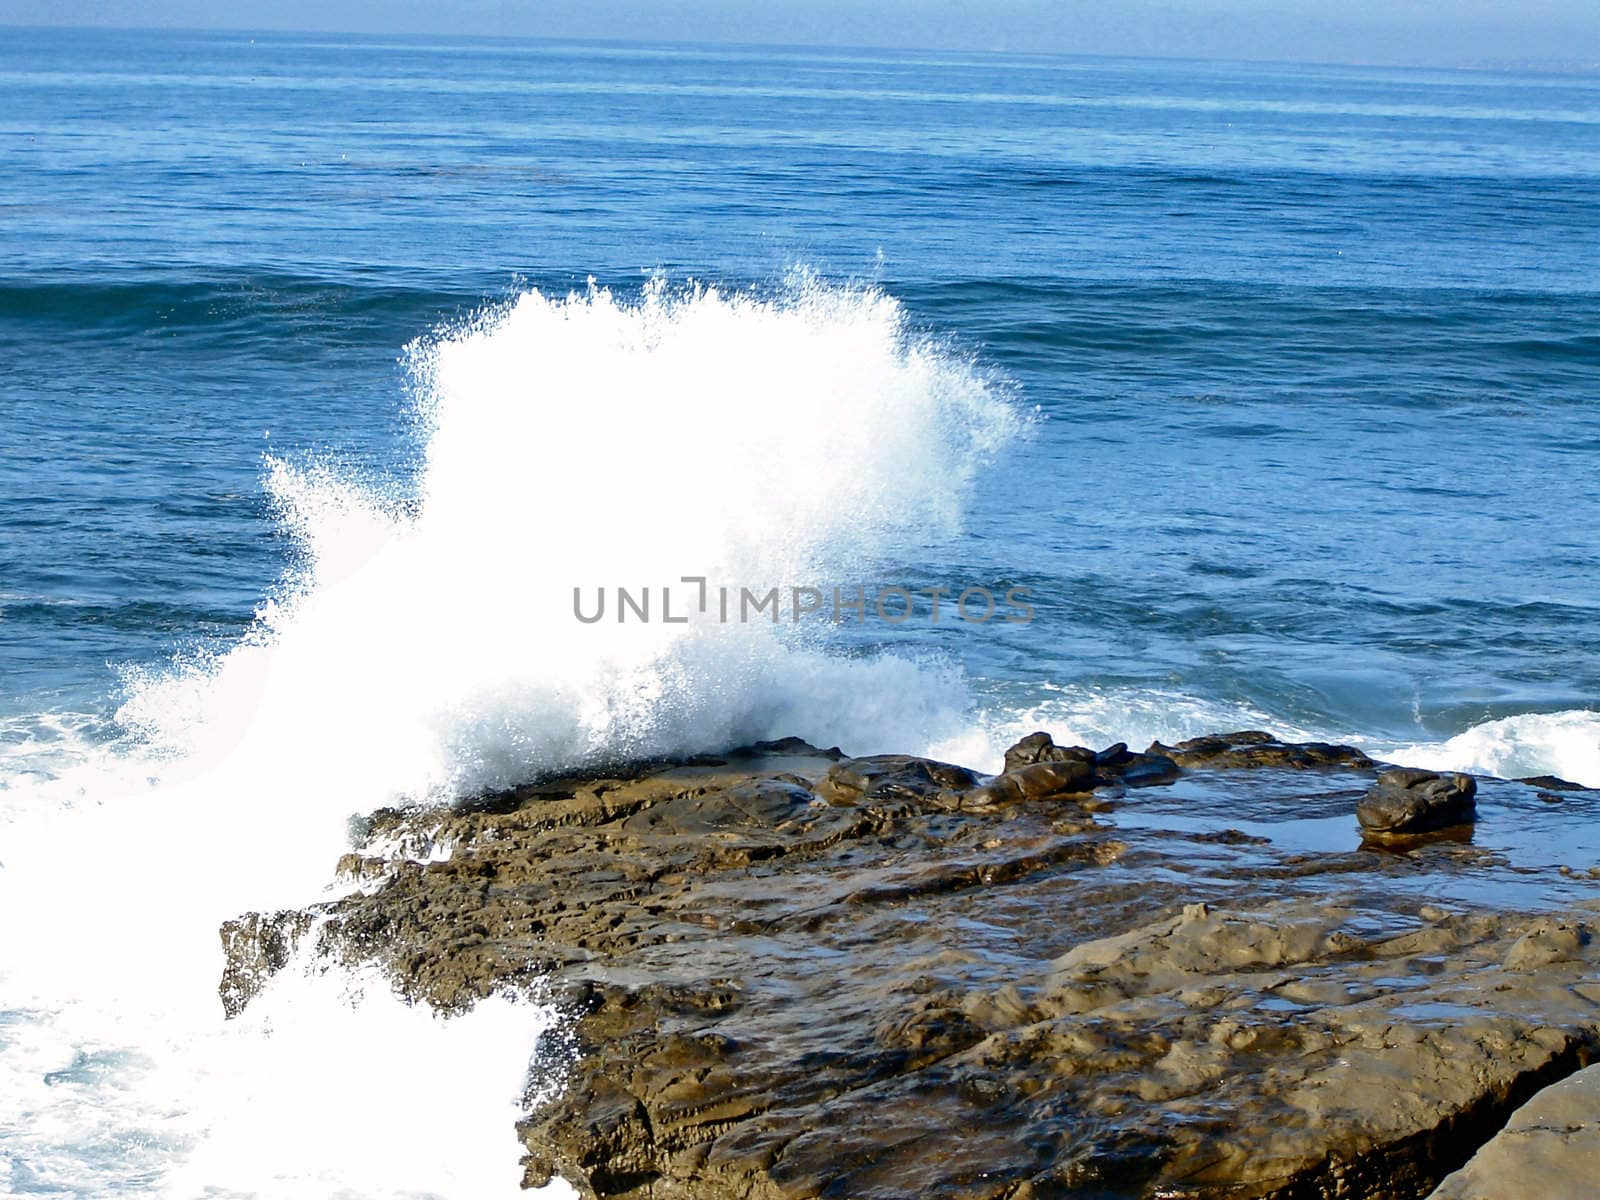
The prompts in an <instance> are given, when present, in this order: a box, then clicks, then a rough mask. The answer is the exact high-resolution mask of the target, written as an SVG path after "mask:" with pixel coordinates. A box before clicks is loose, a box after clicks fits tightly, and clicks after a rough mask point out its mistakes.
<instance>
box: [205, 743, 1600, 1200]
mask: <svg viewBox="0 0 1600 1200" xmlns="http://www.w3.org/2000/svg"><path fill="white" fill-rule="evenodd" d="M1006 762H1007V770H1006V771H1005V772H1004V773H1003V774H1002V775H1001V776H999V777H996V778H993V779H987V778H984V777H981V776H979V775H977V774H975V773H973V772H971V771H968V770H966V769H965V768H962V767H958V766H954V765H951V764H944V763H936V762H931V761H928V760H924V759H916V758H909V757H905V756H875V757H871V758H858V759H845V758H843V756H841V755H839V754H838V753H837V752H835V751H818V750H815V749H813V748H811V747H809V746H806V745H804V744H803V743H797V742H794V741H792V740H791V741H786V742H783V743H773V744H770V745H768V746H765V747H760V748H757V750H755V751H753V752H751V753H749V754H744V755H738V756H728V757H727V758H725V759H721V760H701V761H698V762H695V763H690V764H679V765H669V766H662V767H659V768H655V769H650V770H644V771H641V772H638V773H635V774H634V775H633V776H632V777H628V778H614V779H575V780H558V781H550V782H546V783H541V784H538V785H534V786H530V787H526V788H522V789H519V790H517V791H515V792H512V793H508V794H506V795H503V796H498V797H492V798H489V799H487V800H484V801H480V802H477V803H475V804H472V805H467V806H464V807H462V808H460V809H458V810H456V811H453V812H438V811H431V812H414V813H401V812H385V813H380V814H377V815H376V816H375V817H374V820H373V831H372V833H373V839H374V841H373V843H372V844H373V845H385V846H388V847H391V849H392V853H391V855H390V856H388V857H384V858H377V857H372V856H367V857H363V856H361V855H355V856H351V857H349V858H348V859H347V860H346V861H345V862H344V863H343V864H342V866H343V869H344V870H345V871H346V873H347V874H349V875H350V876H351V877H352V878H356V879H360V880H363V881H364V883H363V885H362V891H361V892H360V893H358V894H355V895H351V896H349V897H347V898H345V899H342V900H339V901H336V902H333V903H331V904H328V905H324V906H320V907H319V908H317V909H316V910H313V911H310V912H306V913H288V914H278V915H276V916H273V917H259V916H255V915H251V916H249V917H246V918H242V919H241V920H240V921H239V922H234V923H230V925H229V926H228V927H226V928H225V930H224V941H225V944H226V946H227V948H228V951H229V962H230V966H229V974H228V977H227V979H226V981H225V987H224V996H225V999H226V1000H227V1002H228V1003H229V1005H230V1010H231V1011H232V1010H236V1009H237V1007H238V1006H239V1005H242V1004H243V1003H246V1002H248V999H249V996H250V995H251V994H252V993H253V991H254V990H255V989H258V988H259V987H260V986H261V985H262V984H263V982H264V981H265V980H266V979H267V978H269V977H270V975H271V973H272V971H274V970H278V969H281V968H282V964H283V960H284V954H283V952H282V950H283V947H285V946H287V945H289V944H291V943H292V942H293V941H294V939H297V938H299V939H312V940H314V944H315V949H316V952H317V953H318V954H319V955H320V956H321V957H323V958H324V959H327V960H332V961H340V962H376V963H378V964H380V965H382V966H383V967H384V968H386V969H387V971H388V973H389V975H390V976H391V978H392V979H393V980H394V982H395V985H396V987H397V988H399V989H400V990H401V991H402V992H403V993H405V994H406V995H408V996H410V997H412V998H414V999H417V1000H419V1001H426V1002H428V1003H430V1004H433V1005H435V1006H437V1007H439V1008H441V1009H444V1010H454V1009H460V1008H463V1007H466V1006H469V1005H470V1004H471V1003H472V1002H473V1001H474V1000H475V999H477V998H479V997H482V996H484V995H487V994H489V993H491V992H495V991H498V990H502V989H505V988H508V987H510V988H519V987H527V986H530V985H532V984H534V983H535V982H536V981H538V982H540V984H541V986H542V987H545V988H547V989H548V994H549V995H551V996H553V997H554V998H556V999H557V1000H558V1001H559V1002H560V1003H562V1004H563V1005H565V1007H566V1008H567V1010H568V1011H569V1012H570V1014H571V1022H570V1025H569V1026H568V1029H567V1031H566V1033H567V1036H568V1038H569V1039H570V1041H571V1044H572V1046H573V1048H574V1049H575V1051H576V1053H575V1054H574V1055H572V1056H570V1058H569V1060H568V1061H567V1062H566V1063H565V1076H564V1078H565V1085H564V1088H563V1090H562V1091H561V1092H560V1094H559V1096H558V1097H557V1098H556V1099H554V1100H553V1101H551V1102H548V1103H546V1104H544V1105H543V1106H541V1107H539V1108H537V1109H536V1110H534V1111H532V1112H531V1113H530V1114H529V1116H528V1119H527V1120H526V1122H525V1123H524V1125H523V1127H522V1134H523V1137H524V1141H525V1143H526V1146H527V1150H528V1158H527V1179H526V1182H528V1183H530V1184H536V1183H541V1182H543V1181H545V1180H546V1179H548V1178H549V1177H550V1176H552V1175H554V1174H559V1175H561V1176H563V1177H565V1178H566V1179H568V1180H569V1181H570V1182H572V1183H573V1184H575V1185H576V1186H577V1187H578V1188H579V1190H580V1191H581V1192H582V1193H583V1194H584V1195H585V1196H604V1197H635V1198H643V1197H651V1198H655V1200H677V1198H684V1200H723V1198H727V1200H733V1198H735V1197H737V1198H740V1200H766V1198H773V1200H776V1198H779V1197H786V1198H801V1197H824V1196H826V1197H849V1198H854V1200H876V1198H884V1200H887V1198H890V1197H895V1198H899V1197H908V1198H909V1197H950V1198H956V1197H960V1198H963V1200H968V1198H970V1200H980V1198H994V1200H999V1198H1002V1197H1006V1198H1029V1197H1031V1198H1041V1197H1047V1196H1048V1197H1086V1198H1087V1197H1098V1198H1115V1197H1127V1198H1130V1200H1131V1198H1135V1197H1158V1196H1159V1197H1190V1198H1196V1200H1198V1198H1207V1200H1212V1198H1215V1200H1222V1198H1224V1197H1227V1198H1230V1200H1251V1198H1264V1197H1274V1198H1279V1200H1289V1198H1301V1197H1318V1198H1328V1200H1332V1198H1334V1197H1339V1198H1341V1200H1344V1198H1355V1197H1383V1198H1386V1200H1388V1198H1398V1200H1404V1198H1408V1197H1417V1198H1419V1200H1420V1198H1421V1197H1424V1196H1426V1195H1427V1194H1428V1193H1429V1191H1431V1190H1432V1189H1433V1188H1434V1186H1435V1185H1436V1184H1437V1183H1438V1182H1439V1180H1440V1179H1442V1178H1443V1177H1444V1176H1445V1175H1446V1174H1448V1173H1449V1172H1450V1171H1453V1170H1455V1169H1456V1168H1458V1167H1460V1166H1461V1165H1462V1163H1464V1162H1465V1161H1466V1160H1467V1158H1468V1157H1469V1156H1470V1155H1471V1154H1472V1153H1473V1151H1474V1150H1475V1149H1476V1148H1477V1147H1479V1146H1480V1145H1482V1144H1483V1143H1484V1142H1485V1141H1486V1140H1487V1139H1488V1138H1489V1137H1490V1136H1491V1135H1492V1134H1493V1133H1494V1132H1495V1131H1496V1130H1497V1129H1498V1128H1499V1127H1500V1126H1501V1125H1502V1124H1503V1123H1504V1122H1505V1120H1506V1119H1507V1117H1508V1116H1509V1114H1510V1113H1511V1112H1512V1111H1514V1110H1515V1108H1516V1107H1517V1106H1518V1105H1519V1104H1520V1103H1521V1102H1522V1101H1523V1100H1524V1099H1526V1097H1527V1096H1529V1095H1531V1094H1533V1093H1534V1092H1535V1091H1537V1090H1538V1089H1539V1088H1541V1087H1543V1086H1545V1085H1546V1084H1549V1083H1551V1082H1553V1081H1556V1080H1558V1079H1560V1078H1562V1077H1564V1076H1566V1075H1568V1074H1570V1073H1571V1072H1573V1071H1575V1070H1577V1069H1578V1068H1580V1067H1582V1066H1583V1065H1585V1064H1586V1063H1587V1062H1588V1061H1589V1060H1590V1059H1591V1057H1594V1056H1595V1055H1596V1052H1597V1050H1600V983H1597V981H1596V971H1597V966H1600V948H1597V943H1596V939H1595V937H1594V936H1593V933H1594V925H1595V924H1596V922H1597V921H1600V908H1597V907H1596V906H1595V905H1594V903H1593V901H1594V897H1595V896H1596V895H1597V893H1596V892H1595V889H1594V886H1593V884H1586V883H1583V882H1580V881H1578V880H1577V879H1576V877H1574V876H1572V875H1571V873H1570V868H1569V873H1568V874H1567V875H1559V874H1557V871H1556V867H1555V865H1554V864H1537V865H1530V864H1528V863H1526V862H1521V861H1518V860H1517V859H1516V858H1515V855H1514V854H1513V853H1512V852H1511V851H1509V850H1506V851H1502V850H1497V849H1496V848H1495V847H1494V846H1492V845H1488V844H1482V845H1475V844H1474V843H1473V842H1472V840H1471V838H1472V836H1473V834H1472V833H1471V832H1470V831H1469V833H1468V834H1467V835H1466V837H1465V838H1461V837H1455V838H1446V839H1442V840H1434V841H1427V840H1423V841H1420V842H1417V843H1415V844H1408V845H1407V846H1406V847H1405V848H1404V849H1403V850H1394V851H1385V852H1378V851H1375V850H1372V849H1366V848H1363V846H1362V842H1361V838H1360V831H1359V829H1358V827H1357V822H1356V818H1355V810H1356V807H1357V804H1358V803H1359V802H1360V800H1361V798H1362V796H1363V795H1364V794H1365V792H1366V790H1367V788H1368V787H1369V786H1370V785H1371V784H1372V783H1373V770H1372V768H1371V767H1370V765H1369V764H1367V763H1366V760H1365V758H1364V757H1363V756H1360V755H1359V753H1358V752H1355V751H1349V750H1347V749H1346V748H1341V747H1327V746H1320V745H1317V746H1292V745H1285V744H1284V743H1281V742H1277V741H1276V740H1274V739H1272V738H1270V737H1268V736H1267V735H1257V734H1251V733H1246V734H1232V735H1223V736H1221V737H1218V738H1215V739H1197V740H1196V741H1195V742H1186V743H1183V744H1182V745H1180V746H1177V747H1172V748H1170V750H1169V749H1168V748H1165V747H1160V746H1155V747H1152V748H1151V750H1150V751H1149V752H1147V753H1145V754H1135V753H1132V752H1130V751H1128V749H1127V748H1126V747H1125V746H1117V747H1111V748H1110V749H1108V750H1103V751H1100V752H1094V751H1090V750H1085V749H1082V748H1077V747H1062V746H1057V745H1056V744H1055V743H1054V742H1053V741H1051V740H1050V739H1049V738H1048V737H1046V736H1043V735H1035V736H1034V737H1032V738H1029V739H1025V740H1024V741H1023V742H1022V743H1019V745H1018V746H1017V747H1014V748H1013V750H1012V752H1011V753H1010V754H1008V755H1007V760H1006ZM1178 763H1185V764H1186V765H1187V766H1189V768H1190V769H1189V770H1188V771H1184V772H1180V770H1179V767H1178ZM1241 767H1248V768H1252V769H1251V770H1248V771H1238V770H1234V769H1233V768H1241ZM1140 785H1155V786H1140ZM1483 794H1484V795H1485V796H1486V797H1487V799H1486V803H1490V804H1491V805H1492V806H1493V807H1492V811H1491V812H1490V816H1489V819H1488V820H1487V821H1486V822H1483V823H1481V824H1480V829H1479V831H1478V832H1479V836H1486V837H1487V836H1491V835H1493V834H1494V832H1495V831H1496V830H1497V829H1498V828H1499V827H1500V826H1499V825H1498V824H1497V821H1498V817H1497V816H1496V814H1498V813H1499V812H1501V811H1502V809H1504V810H1506V811H1508V812H1509V811H1512V810H1515V816H1514V823H1516V824H1517V825H1518V828H1523V827H1525V826H1526V823H1527V819H1528V818H1526V817H1525V816H1524V814H1523V809H1524V807H1526V809H1527V810H1528V811H1530V812H1535V813H1537V814H1541V819H1554V818H1553V817H1551V816H1550V815H1549V814H1552V813H1557V812H1566V811H1567V810H1568V809H1569V808H1570V806H1571V805H1575V804H1587V803H1590V801H1588V800H1584V799H1582V798H1574V799H1573V800H1571V801H1569V802H1568V803H1567V804H1566V805H1563V806H1559V807H1557V806H1551V805H1548V804H1545V803H1543V802H1542V801H1540V800H1539V799H1538V798H1537V796H1536V794H1535V791H1534V789H1533V788H1532V787H1531V786H1528V785H1522V784H1511V783H1504V784H1502V783H1499V782H1498V781H1485V786H1484V793H1483ZM1572 811H1573V812H1574V813H1576V812H1577V810H1572ZM1485 826H1486V827H1487V832H1485ZM1508 844H1509V843H1508ZM443 846H447V847H449V848H450V856H449V858H448V859H447V860H446V861H433V862H421V861H416V860H417V859H424V858H427V857H430V854H432V855H433V856H437V855H436V851H437V848H438V847H443ZM1585 888H1587V889H1588V890H1585ZM313 918H317V919H316V920H315V921H314V923H313Z"/></svg>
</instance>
